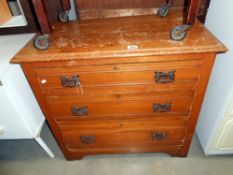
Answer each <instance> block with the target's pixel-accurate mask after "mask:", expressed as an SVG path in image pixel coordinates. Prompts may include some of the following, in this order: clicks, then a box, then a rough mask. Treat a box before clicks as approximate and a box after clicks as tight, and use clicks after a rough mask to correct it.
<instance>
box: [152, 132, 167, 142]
mask: <svg viewBox="0 0 233 175" xmlns="http://www.w3.org/2000/svg"><path fill="white" fill-rule="evenodd" d="M152 140H153V141H164V140H167V132H165V131H164V132H153V133H152Z"/></svg>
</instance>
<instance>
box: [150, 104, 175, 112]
mask: <svg viewBox="0 0 233 175" xmlns="http://www.w3.org/2000/svg"><path fill="white" fill-rule="evenodd" d="M153 111H154V112H170V111H171V103H165V104H160V103H154V104H153Z"/></svg>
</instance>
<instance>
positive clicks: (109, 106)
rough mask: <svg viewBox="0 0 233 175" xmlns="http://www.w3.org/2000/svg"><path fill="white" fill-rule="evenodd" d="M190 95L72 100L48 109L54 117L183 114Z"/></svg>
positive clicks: (186, 108)
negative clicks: (116, 99) (119, 99)
mask: <svg viewBox="0 0 233 175" xmlns="http://www.w3.org/2000/svg"><path fill="white" fill-rule="evenodd" d="M191 103H192V97H180V98H163V97H157V98H155V99H137V100H121V101H107V100H106V101H93V102H90V101H87V102H85V101H83V102H79V100H76V101H74V102H73V103H53V104H50V105H49V106H50V110H51V112H52V114H53V115H54V117H55V118H56V119H59V118H87V119H94V118H97V117H101V116H116V115H117V116H119V115H136V114H151V115H161V114H164V113H166V114H183V115H188V113H189V110H190V106H191Z"/></svg>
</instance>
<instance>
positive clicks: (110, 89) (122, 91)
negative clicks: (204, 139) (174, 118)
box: [43, 80, 197, 101]
mask: <svg viewBox="0 0 233 175" xmlns="http://www.w3.org/2000/svg"><path fill="white" fill-rule="evenodd" d="M196 85H197V81H196V80H192V81H191V80H190V81H182V82H174V83H170V84H158V83H155V82H149V83H144V84H140V83H138V84H127V85H102V86H85V87H82V89H81V88H61V87H60V88H44V89H43V92H44V94H45V96H46V98H47V99H48V100H51V101H56V100H59V98H64V97H72V98H78V99H80V100H84V99H85V100H87V99H90V98H95V99H98V98H111V97H112V98H114V97H115V98H121V97H127V96H128V97H132V96H134V97H141V96H153V95H154V94H169V93H174V92H176V93H183V92H185V93H186V95H188V96H193V94H194V91H195V89H196Z"/></svg>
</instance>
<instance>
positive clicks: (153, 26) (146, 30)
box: [12, 14, 226, 63]
mask: <svg viewBox="0 0 233 175" xmlns="http://www.w3.org/2000/svg"><path fill="white" fill-rule="evenodd" d="M180 24H183V18H182V17H180V16H179V15H178V16H177V14H171V15H170V16H169V17H167V18H166V19H164V18H160V17H158V16H140V17H124V18H114V19H96V20H85V21H79V22H69V23H67V24H66V25H64V24H62V23H56V24H53V27H52V28H53V30H54V31H53V33H52V34H51V36H50V41H51V46H50V48H49V49H48V50H47V51H43V52H41V51H39V50H37V49H36V48H34V46H33V43H32V41H31V42H30V43H28V44H27V47H25V48H24V49H23V50H21V51H20V52H19V53H18V54H17V55H16V56H15V57H14V59H13V60H12V62H14V63H19V62H31V61H33V62H35V61H37V62H40V61H61V60H78V59H95V58H113V57H114V58H119V57H129V56H130V57H132V56H153V55H171V54H180V53H182V54H184V53H200V52H224V51H226V48H225V47H224V46H223V45H222V44H221V43H220V42H219V41H217V40H216V38H215V37H214V36H213V35H212V34H211V33H210V32H209V31H208V30H206V28H205V27H204V26H203V25H202V24H201V23H199V22H197V23H196V24H195V25H194V26H193V27H192V28H191V29H190V31H189V32H188V35H187V37H186V38H185V39H184V40H183V41H179V42H177V41H173V40H171V39H170V38H169V36H170V35H169V33H170V31H171V29H172V28H173V27H175V26H177V25H180ZM70 31H72V32H70ZM129 47H132V48H134V47H136V49H128V48H129ZM71 50H72V52H71Z"/></svg>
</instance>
